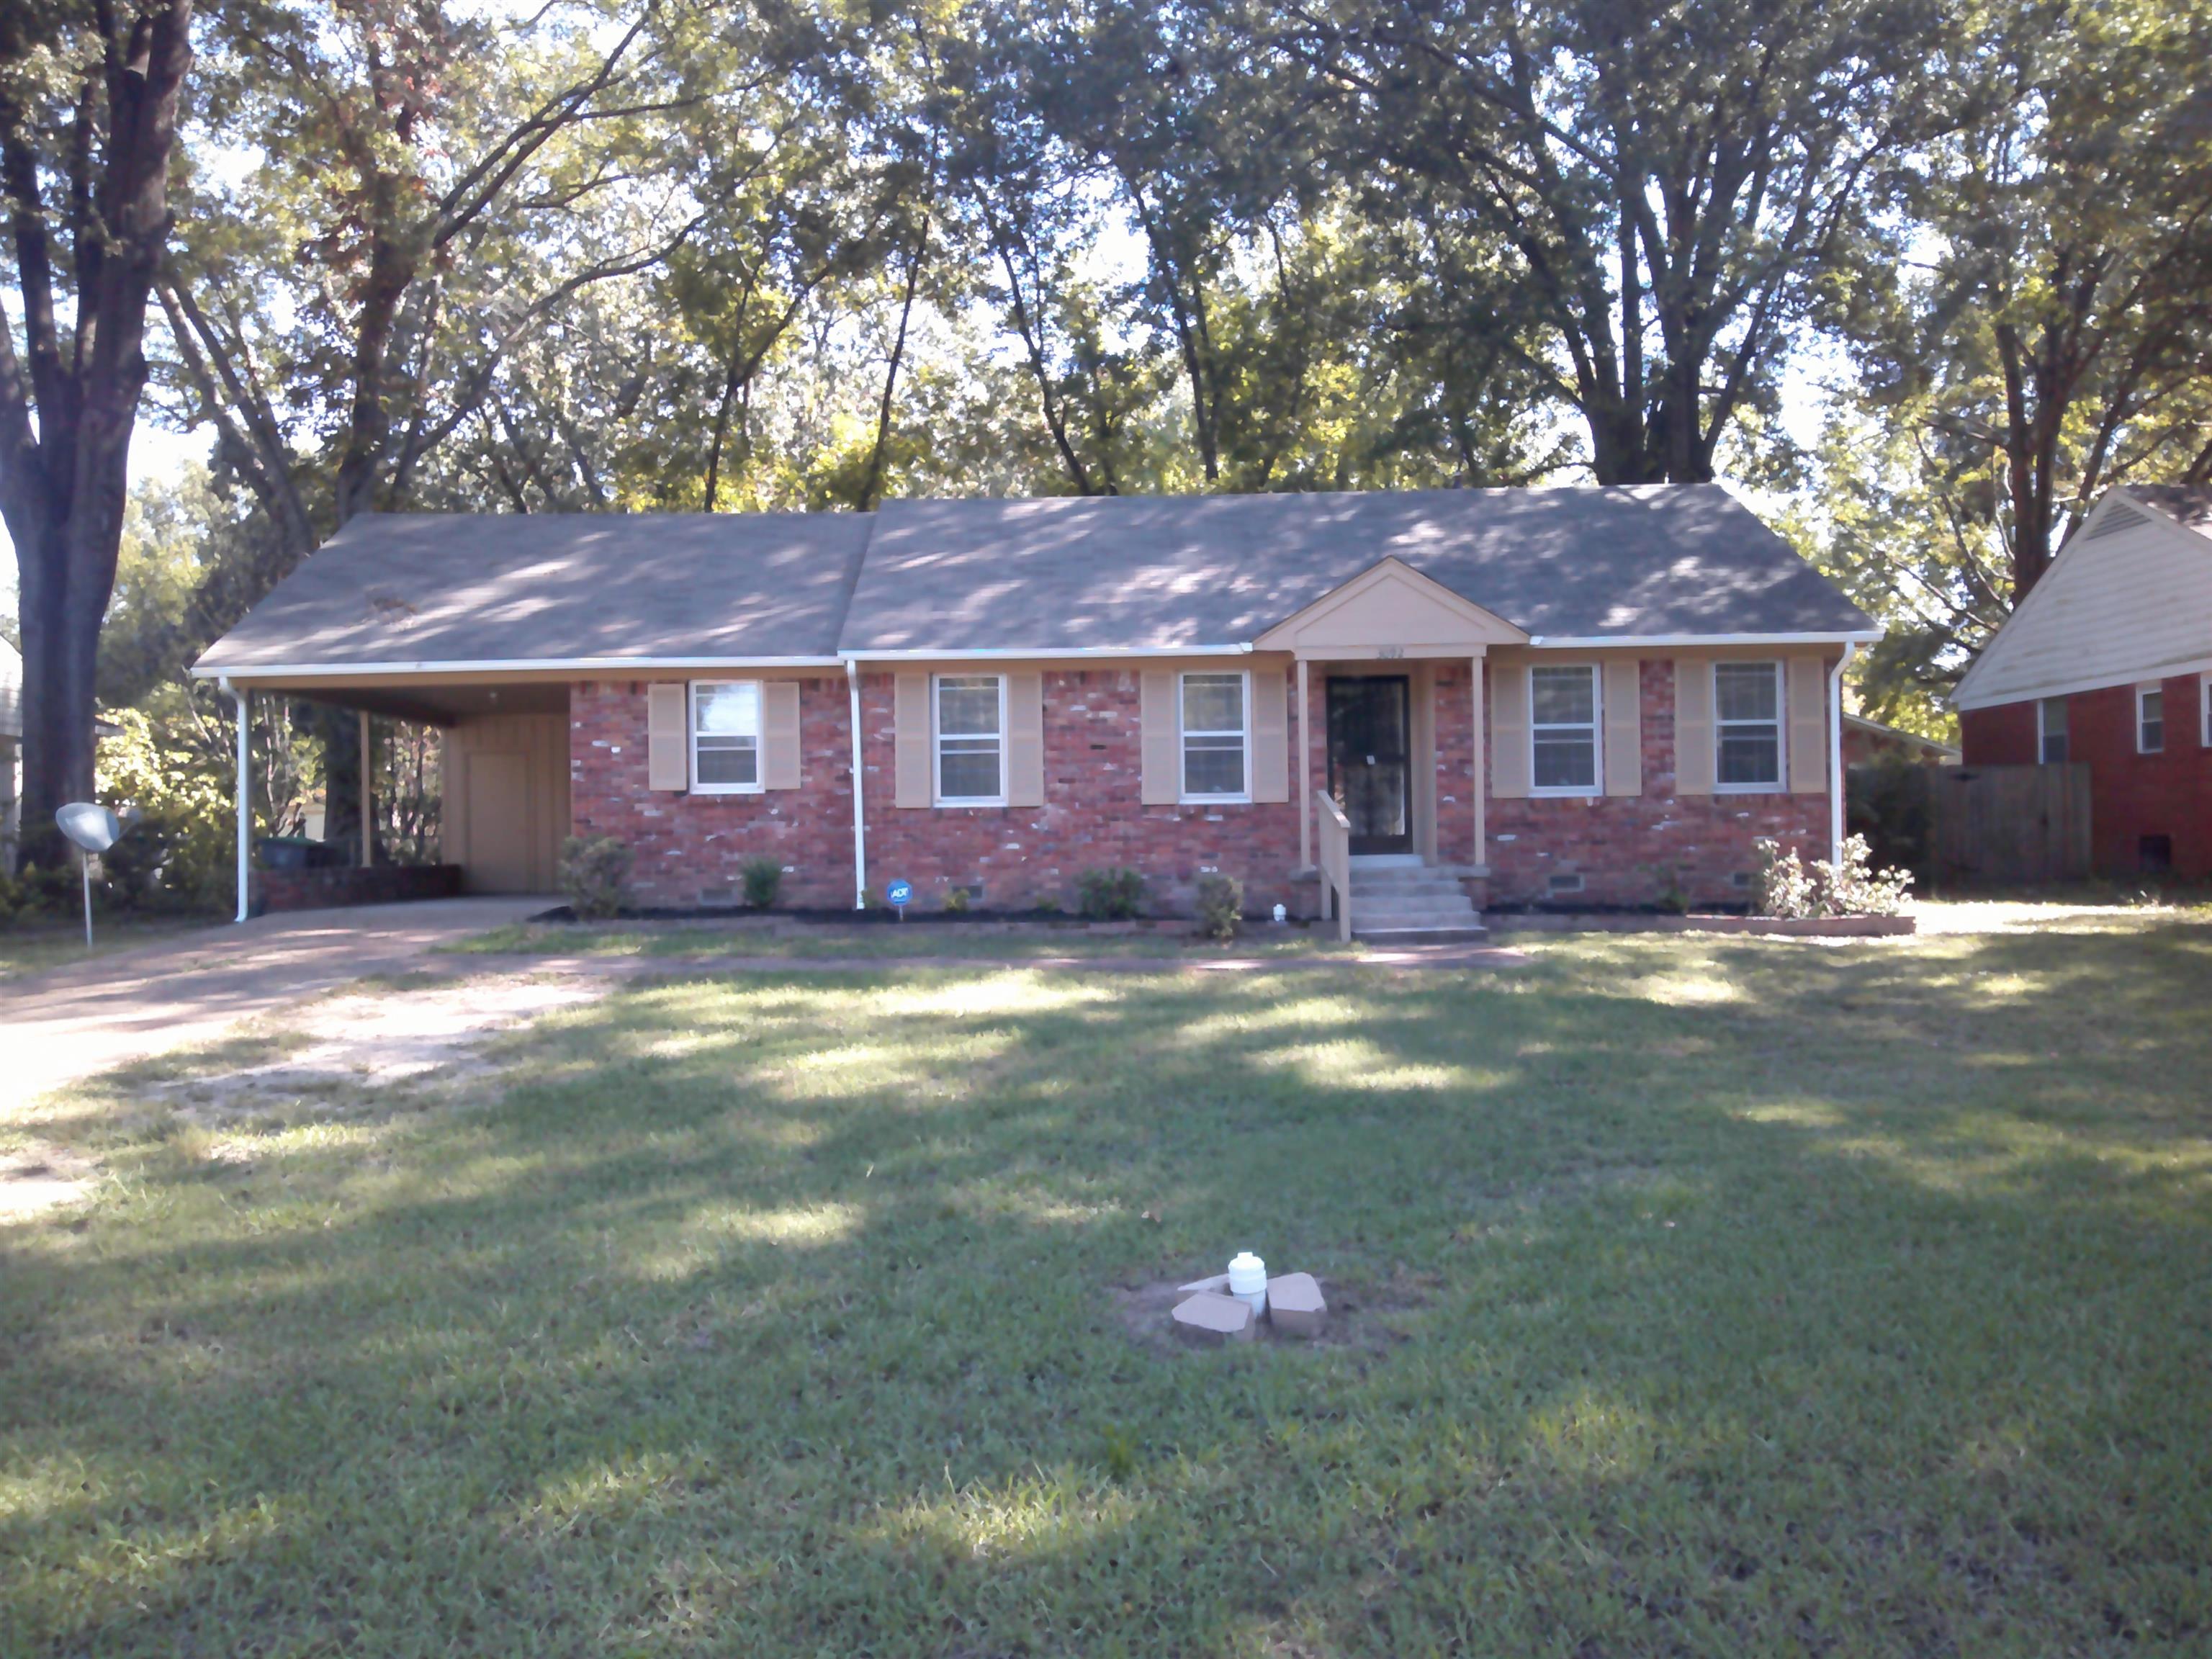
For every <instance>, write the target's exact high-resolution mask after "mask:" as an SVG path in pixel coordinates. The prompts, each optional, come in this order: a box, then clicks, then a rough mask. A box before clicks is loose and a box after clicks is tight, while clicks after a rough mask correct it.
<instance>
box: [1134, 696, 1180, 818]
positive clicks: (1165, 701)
mask: <svg viewBox="0 0 2212 1659" xmlns="http://www.w3.org/2000/svg"><path fill="white" fill-rule="evenodd" d="M1141 685H1142V690H1143V693H1144V695H1143V697H1142V700H1141V701H1140V702H1139V705H1138V711H1137V718H1138V720H1139V722H1140V724H1141V726H1142V729H1141V730H1140V731H1139V732H1138V733H1137V738H1138V752H1139V755H1140V756H1141V757H1143V761H1144V769H1145V775H1144V781H1143V783H1142V785H1141V786H1140V787H1139V790H1138V792H1137V798H1138V799H1139V800H1140V801H1141V802H1143V804H1144V805H1146V806H1172V805H1175V804H1176V802H1177V801H1178V800H1180V799H1182V720H1181V719H1180V718H1179V717H1178V716H1177V714H1176V677H1175V676H1174V675H1173V674H1172V673H1170V672H1169V671H1166V670H1164V669H1157V668H1148V669H1146V670H1145V671H1144V673H1143V675H1142V677H1141Z"/></svg>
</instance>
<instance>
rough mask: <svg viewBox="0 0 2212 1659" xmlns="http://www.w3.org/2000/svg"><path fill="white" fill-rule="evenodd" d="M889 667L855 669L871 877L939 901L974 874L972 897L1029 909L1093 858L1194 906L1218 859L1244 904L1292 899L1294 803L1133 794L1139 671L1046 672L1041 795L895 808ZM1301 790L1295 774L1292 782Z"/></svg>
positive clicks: (1066, 885)
mask: <svg viewBox="0 0 2212 1659" xmlns="http://www.w3.org/2000/svg"><path fill="white" fill-rule="evenodd" d="M892 684H893V680H892V677H891V676H890V675H889V674H863V675H862V676H861V677H860V729H861V732H862V733H863V738H864V747H863V757H864V760H863V763H864V764H865V766H866V774H865V779H866V803H867V812H868V884H869V886H871V887H872V888H873V889H874V890H876V891H877V892H878V893H880V892H881V891H883V890H884V887H885V886H886V885H887V884H889V883H890V882H891V881H893V880H905V881H910V882H912V883H913V884H914V888H915V898H916V902H919V903H921V904H923V905H925V906H928V907H931V908H934V907H935V906H937V905H939V904H941V903H942V902H944V896H945V891H946V890H947V889H948V888H950V887H953V886H980V887H981V889H982V893H981V896H980V897H979V898H977V899H976V900H975V902H976V903H977V904H979V905H981V906H983V907H985V908H991V909H1026V908H1030V907H1031V906H1033V905H1036V904H1037V903H1039V902H1042V901H1044V900H1047V899H1050V900H1053V901H1055V902H1058V903H1060V905H1062V906H1064V907H1066V908H1070V909H1073V908H1074V903H1075V878H1076V877H1077V876H1078V875H1079V874H1080V873H1081V872H1084V871H1085V870H1103V869H1108V868H1111V867H1115V866H1130V867H1132V868H1134V869H1137V870H1140V871H1142V872H1144V875H1145V878H1146V883H1147V884H1148V885H1149V886H1150V888H1151V890H1152V902H1153V904H1154V906H1155V907H1156V908H1164V909H1170V910H1187V909H1188V908H1190V901H1191V895H1192V890H1193V889H1194V887H1195V886H1196V884H1197V882H1198V878H1200V876H1201V875H1204V874H1206V873H1207V872H1210V871H1218V872H1221V873H1223V874H1225V875H1231V876H1236V877H1237V878H1240V879H1242V880H1243V883H1244V901H1245V905H1246V907H1247V908H1249V909H1255V910H1260V909H1265V908H1267V907H1269V906H1271V905H1274V904H1277V903H1285V904H1295V903H1296V902H1297V895H1296V894H1295V893H1294V892H1293V890H1292V889H1293V884H1292V882H1291V875H1292V873H1293V872H1295V870H1296V869H1297V862H1298V856H1297V855H1298V821H1297V816H1296V811H1297V809H1296V808H1295V807H1294V806H1293V805H1291V803H1289V802H1287V801H1285V802H1282V803H1279V804H1273V805H1249V806H1146V805H1143V804H1142V802H1141V801H1140V800H1139V793H1140V785H1141V781H1142V776H1143V762H1142V757H1141V756H1140V755H1139V730H1138V709H1139V697H1140V695H1141V694H1140V692H1139V684H1138V673H1137V671H1136V670H1134V669H1128V668H1092V669H1081V670H1074V671H1068V672H1064V673H1058V672H1055V673H1048V674H1046V675H1045V677H1044V792H1045V804H1044V805H1042V806H1024V807H1013V806H1004V807H941V806H931V807H900V806H894V805H892V804H891V801H892V798H893V793H894V791H893V787H892V786H893V780H894V775H895V774H894V742H893V724H892V718H891V698H892ZM1291 793H1292V794H1296V793H1297V777H1296V774H1295V772H1293V775H1292V778H1291Z"/></svg>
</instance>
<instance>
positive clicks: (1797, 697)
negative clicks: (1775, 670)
mask: <svg viewBox="0 0 2212 1659" xmlns="http://www.w3.org/2000/svg"><path fill="white" fill-rule="evenodd" d="M1825 669H1826V665H1825V664H1824V663H1822V662H1821V660H1820V659H1819V658H1818V657H1792V658H1790V668H1789V680H1790V687H1789V692H1790V709H1789V713H1790V793H1791V794H1793V795H1818V794H1821V793H1825V792H1826V789H1827V787H1828V696H1827V685H1826V680H1827V678H1828V677H1827V675H1826V672H1825Z"/></svg>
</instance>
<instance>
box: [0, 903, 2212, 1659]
mask: <svg viewBox="0 0 2212 1659" xmlns="http://www.w3.org/2000/svg"><path fill="white" fill-rule="evenodd" d="M1532 949H1533V950H1534V952H1535V954H1536V957H1537V961H1536V963H1534V966H1532V967H1530V968H1528V969H1522V970H1519V971H1517V972H1510V973H1505V972H1501V973H1498V974H1496V975H1487V974H1483V973H1472V972H1454V973H1408V974H1404V975H1383V974H1379V973H1376V972H1373V971H1371V970H1363V969H1346V971H1345V972H1344V973H1343V974H1342V975H1320V976H1316V975H1314V974H1310V973H1309V974H1298V975H1267V974H1255V975H1238V976H1222V975H1210V976H1192V975H1115V976H1110V977H1109V976H1100V975H1085V974H1080V973H1059V974H1054V973H1048V972H1040V971H1036V970H1033V969H1018V968H1010V969H988V968H983V967H978V968H975V969H959V970H948V969H933V970H917V969H896V968H889V967H887V968H885V969H880V970H873V971H871V972H868V973H865V974H864V973H850V974H836V973H831V974H823V973H818V972H817V973H810V974H806V975H798V974H793V975H766V976H759V977H752V978H742V979H740V978H730V977H715V976H714V975H710V974H703V973H702V974H701V975H695V976H691V977H682V978H678V979H675V980H670V981H656V982H652V983H643V984H639V985H636V986H634V987H630V988H628V989H621V990H617V991H616V992H615V993H613V994H611V996H610V997H609V998H608V999H607V1000H605V1001H604V1002H601V1003H599V1004H596V1005H594V1006H590V1007H587V1008H585V1009H582V1010H580V1011H576V1012H570V1013H568V1014H564V1015H562V1016H559V1017H557V1018H552V1019H550V1020H548V1021H546V1022H544V1023H543V1024H540V1025H538V1027H536V1028H534V1029H533V1030H531V1031H529V1032H526V1033H521V1034H517V1035H515V1036H511V1037H509V1038H507V1039H504V1040H503V1042H504V1043H505V1045H506V1048H507V1053H508V1054H510V1056H511V1057H512V1058H513V1061H514V1065H515V1069H514V1070H513V1072H512V1073H509V1075H508V1082H509V1085H511V1086H508V1087H507V1088H506V1089H505V1091H504V1092H501V1091H500V1090H499V1089H497V1088H495V1087H492V1086H489V1085H486V1086H484V1087H483V1088H482V1089H480V1090H478V1091H476V1092H475V1093H474V1094H472V1095H471V1097H470V1098H468V1099H466V1100H465V1102H464V1103H461V1104H459V1105H450V1104H448V1105H435V1104H424V1103H422V1102H420V1101H417V1100H415V1099H413V1098H412V1097H404V1096H393V1097H386V1098H384V1099H381V1100H375V1101H356V1102H351V1103H348V1102H344V1101H339V1100H331V1099H327V1098H318V1099H317V1100H315V1101H313V1102H312V1103H302V1104H301V1107H300V1108H299V1109H296V1110H293V1111H289V1112H286V1113H284V1114H283V1115H282V1116H281V1119H280V1120H279V1121H275V1122H272V1123H271V1124H270V1125H269V1126H267V1127H266V1128H265V1129H264V1131H262V1132H258V1133H245V1132H240V1131H210V1130H208V1129H205V1128H194V1127H186V1126H183V1125H180V1124H179V1123H178V1122H177V1121H175V1120H174V1117H173V1115H172V1114H169V1113H167V1112H166V1111H165V1110H163V1109H160V1108H159V1107H158V1105H155V1104H152V1103H150V1102H151V1100H152V1097H151V1095H150V1093H149V1089H150V1085H149V1084H148V1083H147V1082H146V1081H145V1080H144V1079H145V1074H143V1073H142V1074H141V1075H140V1078H139V1079H138V1080H137V1081H135V1082H125V1083H118V1084H117V1085H114V1086H113V1087H112V1088H111V1089H109V1090H107V1091H104V1092H101V1093H100V1094H97V1095H91V1094H88V1095H86V1096H83V1097H79V1098H77V1099H76V1100H73V1101H71V1102H69V1103H65V1104H64V1106H63V1107H62V1108H61V1109H60V1110H59V1111H58V1113H57V1114H56V1115H55V1118H54V1120H53V1121H51V1122H49V1123H47V1124H46V1125H45V1126H44V1127H45V1132H46V1133H50V1134H54V1135H58V1136H63V1137H66V1138H68V1139H74V1140H75V1141H76V1142H77V1143H78V1144H80V1145H85V1146H90V1147H92V1148H93V1149H94V1150H96V1151H98V1152H100V1154H101V1155H102V1156H103V1157H104V1158H105V1159H106V1165H107V1170H108V1178H107V1180H106V1182H105V1183H104V1185H103V1186H102V1188H100V1193H99V1195H98V1197H97V1198H96V1199H95V1200H94V1202H93V1204H92V1205H91V1206H90V1207H89V1208H88V1209H86V1210H84V1211H82V1212H78V1213H77V1214H76V1215H75V1216H74V1217H71V1216H56V1217H49V1218H46V1219H44V1220H41V1221H38V1222H33V1223H29V1224H26V1225H21V1226H18V1227H16V1228H14V1229H12V1230H0V1650H5V1651H6V1652H8V1653H9V1654H11V1655H12V1654H15V1653H40V1652H47V1651H57V1652H72V1653H74V1652H83V1653H97V1654H99V1655H101V1656H111V1655H126V1654H141V1653H143V1654H161V1655H172V1654H179V1653H185V1652H192V1653H199V1654H218V1653H220V1654H246V1653H252V1654H262V1653H268V1654H276V1653H283V1654H306V1653H349V1654H351V1653H362V1654H376V1655H404V1654H425V1655H428V1654H445V1653H453V1652H470V1653H485V1654H491V1653H497V1654H510V1653H511V1654H515V1655H532V1656H543V1655H562V1654H577V1655H584V1654H592V1655H599V1654H609V1653H613V1654H628V1653H675V1652H686V1651H696V1652H700V1653H712V1654H764V1655H766V1654H774V1655H784V1654H806V1655H817V1654H818V1655H824V1656H848V1655H856V1654H872V1655H904V1654H915V1655H924V1654H927V1655H945V1656H951V1655H958V1656H1013V1655H1054V1654H1062V1653H1082V1654H1146V1655H1152V1654H1206V1653H1236V1654H1252V1655H1258V1654H1262V1653H1270V1654H1287V1655H1321V1654H1335V1653H1365V1654H1377V1655H1384V1654H1388V1655H1412V1654H1423V1653H1431V1652H1453V1653H1464V1654H1486V1655H1498V1656H1523V1655H1539V1654H1557V1655H1562V1656H1578V1659H1596V1656H1615V1659H1617V1656H1623V1655H1646V1654H1648V1655H1674V1654H1745V1655H1767V1654H1790V1653H1801V1652H1802V1653H1807V1654H1824V1655H1835V1654H1863V1653H1864V1654H1894V1655H1899V1656H1907V1655H1911V1656H1923V1655H1951V1654H1955V1655H1970V1656H1985V1655H2020V1656H2030V1655H2033V1656H2045V1655H2052V1654H2061V1653H2063V1654H2107V1653H2109V1654H2120V1653H2130V1654H2137V1653H2146V1652H2154V1651H2164V1652H2181V1651H2195V1652H2203V1651H2204V1650H2206V1648H2207V1646H2208V1644H2212V1569H2208V1560H2212V1556H2208V1547H2207V1540H2208V1539H2212V1249H2208V1246H2209V1245H2212V1106H2208V1103H2207V1091H2206V1086H2205V1079H2206V1077H2207V1074H2208V1072H2212V1019H2208V1018H2207V1012H2206V1010H2207V1001H2208V997H2207V993H2208V991H2209V990H2212V928H2207V927H2202V926H2190V925H2186V924H2185V923H2182V922H2179V921H2174V920H2172V919H2170V918H2166V919H2160V918H2156V917H2153V918H2148V919H2146V920H2145V921H2142V923H2141V924H2140V925H2138V926H2136V927H2131V928H2128V929H2124V930H2120V931H2108V932H2096V933H2021V934H2008V935H2002V936H1995V937H1978V938H1977V937H1953V938H1946V939H1922V940H1917V941H1912V940H1905V941H1879V942H1871V943H1866V944H1855V945H1845V946H1836V947H1829V946H1818V945H1797V944H1790V943H1783V942H1761V941H1750V940H1744V941H1736V940H1726V939H1699V938H1694V937H1687V938H1669V939H1651V938H1644V939H1590V938H1582V939H1562V940H1546V941H1538V942H1536V943H1534V945H1532ZM392 994H395V995H404V994H410V992H408V991H407V990H405V989H404V988H402V989H395V990H394V991H393V992H392ZM1248 1244H1249V1245H1250V1246H1252V1247H1254V1248H1256V1249H1260V1250H1261V1251H1262V1252H1263V1253H1264V1254H1265V1255H1267V1257H1268V1259H1269V1261H1271V1263H1273V1264H1275V1265H1276V1266H1277V1267H1307V1268H1310V1269H1312V1270H1314V1271H1315V1272H1316V1273H1319V1274H1320V1275H1321V1276H1322V1279H1324V1281H1325V1282H1326V1283H1327V1284H1328V1286H1329V1287H1330V1290H1331V1291H1332V1294H1333V1296H1334V1298H1335V1300H1336V1302H1337V1304H1338V1306H1339V1309H1340V1324H1341V1327H1342V1334H1343V1336H1344V1338H1345V1340H1343V1341H1341V1342H1339V1343H1336V1344H1334V1345H1332V1346H1323V1347H1316V1348H1304V1347H1292V1346H1261V1347H1258V1348H1256V1349H1254V1350H1247V1351H1242V1352H1228V1353H1212V1354H1197V1353H1184V1352H1174V1351H1171V1350H1163V1349H1160V1348H1158V1347H1155V1346H1149V1345H1147V1344H1146V1343H1144V1342H1141V1341H1139V1340H1133V1338H1132V1336H1131V1334H1129V1333H1128V1331H1127V1329H1126V1328H1125V1327H1124V1324H1123V1322H1122V1319H1121V1315H1120V1314H1119V1312H1118V1311H1117V1310H1116V1309H1115V1305H1114V1304H1112V1302H1111V1300H1110V1299H1109V1296H1108V1294H1107V1288H1106V1287H1109V1286H1115V1285H1144V1284H1147V1283H1151V1282H1153V1281H1157V1280H1159V1279H1164V1278H1170V1277H1175V1276H1181V1275H1187V1274H1192V1273H1198V1272H1200V1271H1203V1270H1209V1269H1211V1268H1212V1267H1216V1266H1217V1265H1218V1263H1220V1262H1222V1261H1225V1259H1226V1258H1227V1256H1228V1255H1229V1254H1230V1253H1231V1250H1233V1249H1236V1248H1237V1247H1238V1246H1240V1245H1248Z"/></svg>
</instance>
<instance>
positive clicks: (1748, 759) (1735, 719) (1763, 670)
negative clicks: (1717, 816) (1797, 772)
mask: <svg viewBox="0 0 2212 1659" xmlns="http://www.w3.org/2000/svg"><path fill="white" fill-rule="evenodd" d="M1713 738H1714V743H1715V744H1716V746H1717V751H1718V752H1717V756H1716V757H1715V768H1714V772H1713V780H1714V787H1716V788H1718V789H1723V790H1737V791H1750V790H1758V789H1779V788H1780V787H1782V665H1781V664H1780V663H1778V662H1717V663H1715V664H1714V665H1713Z"/></svg>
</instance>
